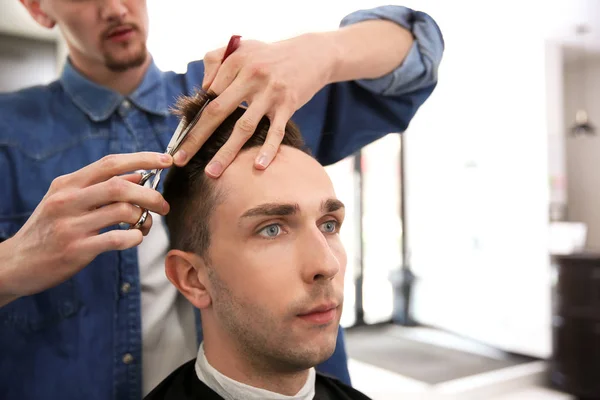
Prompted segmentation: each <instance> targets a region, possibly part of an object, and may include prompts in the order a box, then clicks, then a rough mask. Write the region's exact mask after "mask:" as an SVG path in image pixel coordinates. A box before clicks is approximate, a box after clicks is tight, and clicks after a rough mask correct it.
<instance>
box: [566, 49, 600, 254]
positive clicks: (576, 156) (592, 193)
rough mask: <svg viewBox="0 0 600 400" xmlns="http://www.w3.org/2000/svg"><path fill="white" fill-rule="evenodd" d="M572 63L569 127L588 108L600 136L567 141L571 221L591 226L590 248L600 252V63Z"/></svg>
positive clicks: (568, 68)
mask: <svg viewBox="0 0 600 400" xmlns="http://www.w3.org/2000/svg"><path fill="white" fill-rule="evenodd" d="M582 61H583V62H578V61H577V60H575V62H573V63H570V64H568V65H567V66H566V68H565V72H566V73H565V105H564V106H565V116H566V118H565V124H564V125H563V126H564V129H565V130H567V129H568V128H569V127H570V126H571V124H572V123H573V122H574V119H575V112H576V111H577V109H579V108H580V107H582V106H585V107H586V109H587V111H588V114H589V117H590V120H591V122H592V123H593V124H594V125H595V126H596V128H597V129H598V130H597V135H596V136H592V137H588V136H586V137H582V136H578V137H571V136H569V137H567V138H566V152H567V155H566V164H567V192H568V195H567V196H568V208H567V210H568V211H567V217H568V220H569V221H577V222H584V223H586V224H587V226H588V238H587V243H586V244H587V246H588V247H590V248H594V249H600V60H599V59H588V60H587V61H585V60H582Z"/></svg>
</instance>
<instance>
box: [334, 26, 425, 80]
mask: <svg viewBox="0 0 600 400" xmlns="http://www.w3.org/2000/svg"><path fill="white" fill-rule="evenodd" d="M322 35H324V39H326V40H327V41H328V42H329V43H330V44H331V49H332V57H333V63H332V71H331V75H330V83H335V82H342V81H350V80H358V79H376V78H379V77H382V76H384V75H386V74H389V73H390V72H392V71H393V70H394V69H396V68H397V67H398V66H399V65H400V64H402V62H403V61H404V59H405V58H406V56H407V55H408V52H409V50H410V48H411V46H412V44H413V41H414V39H413V36H412V33H411V32H410V31H409V30H407V29H405V28H403V27H401V26H400V25H398V24H396V23H394V22H391V21H387V20H369V21H364V22H359V23H356V24H352V25H348V26H345V27H343V28H340V29H339V30H337V31H333V32H325V33H322Z"/></svg>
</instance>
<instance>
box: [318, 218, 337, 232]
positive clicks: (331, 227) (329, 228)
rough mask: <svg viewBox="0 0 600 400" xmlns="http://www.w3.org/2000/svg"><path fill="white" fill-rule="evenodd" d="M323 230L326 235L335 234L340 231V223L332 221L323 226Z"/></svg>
mask: <svg viewBox="0 0 600 400" xmlns="http://www.w3.org/2000/svg"><path fill="white" fill-rule="evenodd" d="M321 228H322V229H323V231H324V232H325V233H335V232H336V231H337V229H338V222H337V221H334V220H331V221H327V222H324V223H323V224H321Z"/></svg>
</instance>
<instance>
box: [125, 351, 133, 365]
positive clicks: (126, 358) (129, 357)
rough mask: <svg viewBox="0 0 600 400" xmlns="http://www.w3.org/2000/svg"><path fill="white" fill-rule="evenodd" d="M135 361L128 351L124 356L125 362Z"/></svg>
mask: <svg viewBox="0 0 600 400" xmlns="http://www.w3.org/2000/svg"><path fill="white" fill-rule="evenodd" d="M132 362H133V356H132V355H131V354H130V353H127V354H125V355H124V356H123V363H124V364H131V363H132Z"/></svg>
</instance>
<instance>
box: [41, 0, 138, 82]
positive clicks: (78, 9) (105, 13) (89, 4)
mask: <svg viewBox="0 0 600 400" xmlns="http://www.w3.org/2000/svg"><path fill="white" fill-rule="evenodd" d="M39 1H40V8H41V10H42V11H43V13H44V14H46V15H47V16H48V18H50V19H51V20H52V21H53V22H54V23H56V24H58V26H59V27H60V30H61V31H62V33H63V35H64V36H65V39H66V41H67V43H68V45H69V50H70V54H71V57H72V58H73V59H74V61H75V62H77V61H78V62H79V63H87V64H88V65H89V64H90V63H92V64H100V65H104V66H106V67H107V68H109V69H110V70H113V71H124V70H127V69H128V68H132V67H136V66H140V65H142V64H143V63H144V61H145V60H146V58H147V56H148V54H147V50H146V39H147V37H148V12H147V8H146V0H39Z"/></svg>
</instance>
